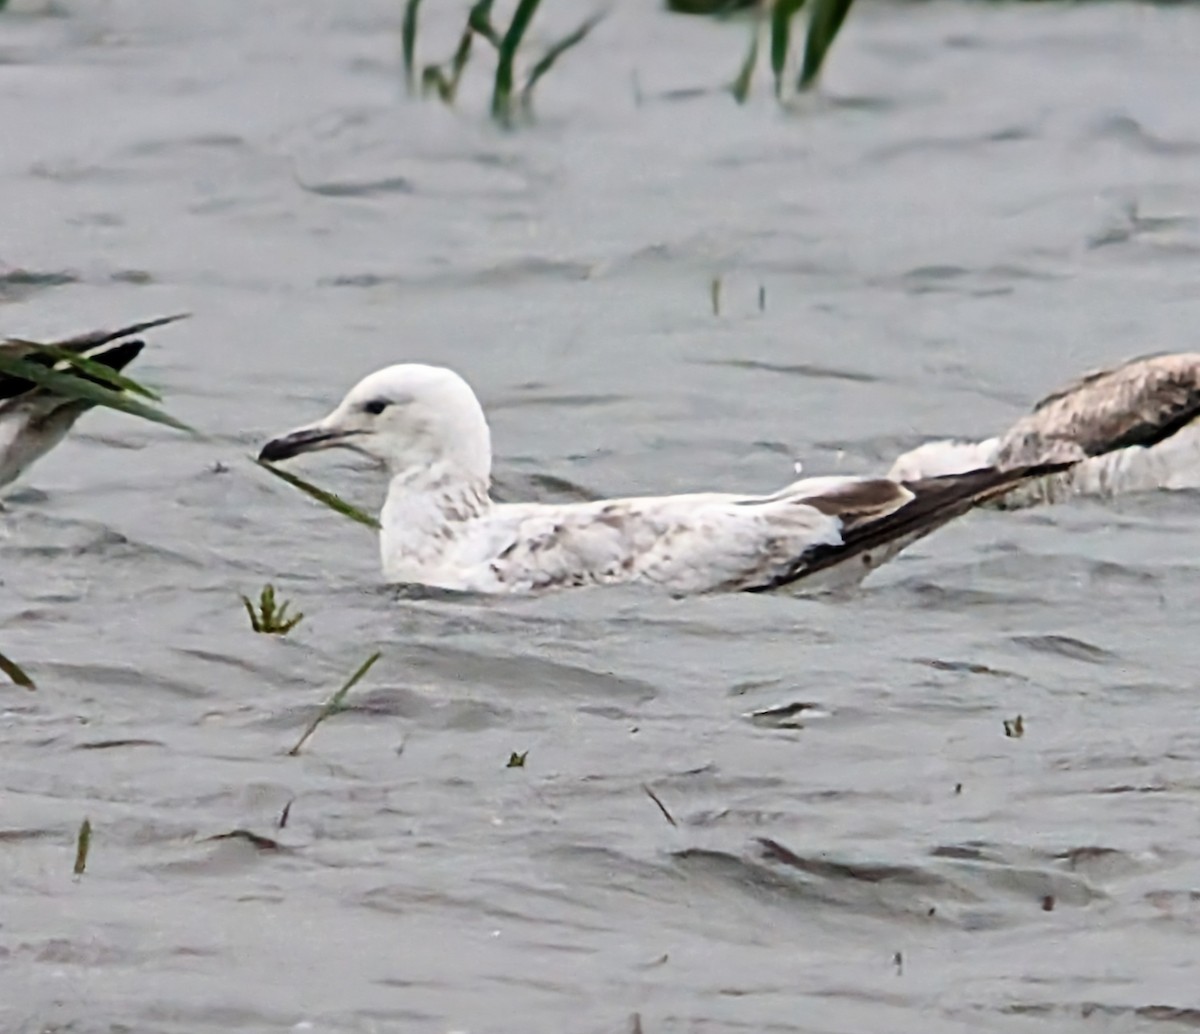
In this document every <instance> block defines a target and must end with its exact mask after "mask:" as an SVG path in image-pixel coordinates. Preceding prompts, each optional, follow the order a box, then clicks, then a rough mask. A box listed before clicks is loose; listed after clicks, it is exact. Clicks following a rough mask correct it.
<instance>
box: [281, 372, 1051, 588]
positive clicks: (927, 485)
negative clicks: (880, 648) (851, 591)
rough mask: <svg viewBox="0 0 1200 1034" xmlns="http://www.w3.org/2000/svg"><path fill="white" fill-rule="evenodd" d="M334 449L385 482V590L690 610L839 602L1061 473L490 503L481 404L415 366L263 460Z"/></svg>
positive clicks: (1041, 470)
mask: <svg viewBox="0 0 1200 1034" xmlns="http://www.w3.org/2000/svg"><path fill="white" fill-rule="evenodd" d="M334 447H342V448H348V449H353V450H355V451H356V452H359V453H362V454H365V455H366V456H369V457H371V458H373V459H374V460H376V461H377V462H379V463H380V464H381V465H382V466H383V467H384V468H385V469H386V472H387V476H388V478H389V485H388V490H387V498H386V500H385V501H384V504H383V510H382V513H381V514H380V554H381V559H382V566H383V575H384V577H385V579H386V580H387V581H389V582H393V583H406V584H418V585H423V586H430V587H436V588H441V589H450V590H458V591H465V592H476V593H530V592H537V591H539V590H547V589H557V588H565V587H574V586H593V585H614V584H621V583H640V584H645V585H650V586H654V587H657V588H659V589H662V590H665V591H667V592H669V593H671V594H673V595H678V596H682V595H689V594H693V593H707V592H729V591H766V590H772V589H781V588H784V587H792V586H795V585H797V584H799V583H809V582H810V580H812V579H814V577H815V576H817V575H818V574H832V575H833V577H830V578H827V579H825V581H824V584H823V585H822V586H821V587H822V588H830V587H844V586H847V585H852V584H855V583H857V582H858V581H859V580H861V579H862V578H863V577H865V575H866V574H867V573H869V571H870V570H872V569H873V568H874V567H876V566H878V565H879V564H880V563H883V562H884V561H885V560H887V559H890V557H892V556H894V555H895V554H896V553H898V552H899V551H900V550H901V549H903V548H904V547H905V546H906V545H908V544H909V543H911V542H914V541H916V540H917V539H919V538H921V537H923V536H924V535H927V534H928V533H929V532H931V531H933V530H934V529H935V528H938V527H940V526H941V525H943V524H945V523H946V522H947V521H949V520H951V519H952V518H954V517H957V516H959V515H960V514H963V513H966V512H967V511H968V510H970V509H971V508H972V507H973V506H975V505H976V504H977V503H978V502H980V501H982V500H985V499H989V498H991V497H992V496H993V495H995V494H996V493H998V492H1004V491H1007V490H1008V489H1009V488H1011V487H1012V486H1013V485H1015V484H1019V483H1020V482H1021V481H1023V480H1027V479H1028V478H1030V477H1036V476H1040V475H1043V474H1046V473H1049V472H1052V471H1055V470H1059V469H1062V467H1061V465H1057V464H1051V465H1039V466H1035V467H1032V468H1030V469H1027V470H1026V469H1019V470H1004V471H1001V470H997V469H994V468H989V469H984V470H976V471H971V472H968V473H964V474H959V475H954V476H952V477H947V478H930V479H924V480H918V481H915V482H906V483H898V482H896V481H891V480H888V479H886V478H859V477H825V478H808V479H806V480H802V481H797V482H795V483H793V484H791V485H788V486H787V487H786V488H783V489H781V490H780V491H778V492H775V493H773V494H771V495H762V496H752V495H737V494H731V493H700V494H692V495H671V496H651V497H643V498H628V499H607V500H598V501H594V502H585V503H562V504H549V503H497V502H494V501H493V500H492V499H491V497H490V495H489V485H490V479H491V466H492V446H491V435H490V432H489V430H488V424H487V420H486V418H485V416H484V412H483V408H482V407H481V406H480V404H479V401H478V399H477V398H476V397H475V394H474V392H473V391H472V390H471V388H470V387H469V386H468V385H467V383H466V382H465V381H464V380H463V379H462V378H461V377H460V376H459V375H458V374H456V373H454V372H453V371H451V370H448V369H445V368H444V367H438V366H425V365H421V364H416V363H408V364H400V365H397V366H390V367H387V368H386V369H383V370H379V371H377V372H375V373H372V374H370V375H369V376H367V377H366V378H364V379H363V380H362V381H360V382H359V383H358V384H357V385H355V386H354V387H353V388H352V389H351V390H350V392H349V393H348V394H347V395H346V397H345V398H344V399H343V400H342V401H341V403H339V404H338V406H337V407H336V408H335V409H334V410H333V411H332V412H331V413H330V414H329V415H328V416H326V417H325V418H324V419H322V420H319V421H317V422H316V423H313V424H309V425H307V426H304V427H300V428H297V429H296V430H294V431H291V432H289V433H288V434H285V435H283V436H281V437H279V438H275V439H273V440H271V441H269V442H268V443H267V444H266V445H264V446H263V448H262V451H261V452H260V454H259V459H260V460H261V461H264V462H268V463H271V462H278V461H281V460H286V459H290V458H291V457H293V456H297V455H299V454H301V453H306V452H313V451H316V450H319V449H329V448H334Z"/></svg>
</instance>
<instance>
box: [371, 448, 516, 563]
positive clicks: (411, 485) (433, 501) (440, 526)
mask: <svg viewBox="0 0 1200 1034" xmlns="http://www.w3.org/2000/svg"><path fill="white" fill-rule="evenodd" d="M491 506H492V500H491V497H490V496H489V494H488V479H487V478H486V477H484V478H481V477H478V476H471V475H469V474H467V473H465V472H464V471H463V470H462V468H461V467H458V466H456V465H453V464H450V463H446V462H438V463H434V464H431V465H430V466H427V467H420V468H410V469H408V470H402V471H400V472H398V473H395V472H394V473H393V474H392V479H391V482H390V483H389V484H388V491H387V498H386V499H385V500H384V502H383V510H382V511H381V513H380V515H379V523H380V531H379V546H380V553H381V558H382V560H383V573H384V577H385V578H387V579H388V580H389V581H393V582H421V583H424V584H437V583H438V581H439V579H438V578H437V572H438V571H439V569H441V568H442V567H444V566H445V565H446V564H447V563H448V561H449V554H450V553H451V552H452V551H453V550H454V548H455V547H456V546H457V545H458V543H459V541H460V540H461V539H462V537H463V535H464V534H465V533H466V531H467V528H468V527H469V525H470V524H471V522H472V521H475V520H477V519H479V518H480V517H483V516H484V515H485V514H487V512H488V511H489V510H490V509H491Z"/></svg>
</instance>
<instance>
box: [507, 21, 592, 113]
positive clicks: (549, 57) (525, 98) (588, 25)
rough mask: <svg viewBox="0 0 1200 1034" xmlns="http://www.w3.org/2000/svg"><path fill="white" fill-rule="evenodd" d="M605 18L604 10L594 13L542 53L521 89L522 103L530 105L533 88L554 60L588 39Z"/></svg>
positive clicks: (552, 65)
mask: <svg viewBox="0 0 1200 1034" xmlns="http://www.w3.org/2000/svg"><path fill="white" fill-rule="evenodd" d="M603 20H604V13H603V12H601V13H600V14H594V15H592V16H591V17H590V18H589V19H588V20H587V21H585V22H584V23H583V24H582V25H581V26H579V28H578V29H576V30H575V31H574V32H572V33H569V34H568V35H566V36H564V37H563V38H562V39H560V40H559V41H558V42H557V43H555V44H554V45H553V46H551V47H550V48H549V49H548V50H547V51H546V53H545V54H543V55H542V58H541V60H540V61H538V63H537V64H536V65H534V66H533V68H532V69H531V70H530V72H529V77H528V78H527V79H526V80H525V88H524V89H523V90H522V91H521V103H522V104H523V105H524V106H526V107H528V106H529V103H530V100H531V99H532V95H533V88H534V87H535V86H536V85H537V84H538V80H539V79H541V78H542V76H544V75H545V74H546V73H547V72H549V71H550V69H551V68H553V67H554V62H555V61H557V60H558V59H559V58H560V57H562V55H563V54H565V53H566V52H567V51H568V50H570V49H571V48H572V47H574V46H577V45H578V44H580V43H582V42H583V41H584V40H585V39H587V35H588V33H589V32H591V31H592V29H594V28H595V27H596V26H597V25H599V24H600V23H601V22H602V21H603Z"/></svg>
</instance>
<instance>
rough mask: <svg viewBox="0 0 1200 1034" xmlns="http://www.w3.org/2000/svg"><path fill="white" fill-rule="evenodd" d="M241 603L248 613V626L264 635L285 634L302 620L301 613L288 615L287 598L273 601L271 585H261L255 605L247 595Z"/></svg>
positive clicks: (273, 588) (273, 591) (272, 587)
mask: <svg viewBox="0 0 1200 1034" xmlns="http://www.w3.org/2000/svg"><path fill="white" fill-rule="evenodd" d="M242 604H243V605H244V606H245V608H246V613H247V614H249V615H250V627H251V628H253V629H254V631H255V632H261V633H263V634H264V635H287V634H288V633H289V632H290V631H291V630H292V629H293V628H295V627H296V626H297V625H298V624H300V622H301V621H303V620H304V615H303V614H299V613H298V614H296V615H295V616H292V617H290V616H289V615H288V608H289V607H290V606H291V604H290V603H289V602H288V601H287V600H284V601H283V602H282V603H276V602H275V586H273V585H264V586H263V589H262V592H260V593H259V594H258V604H257V605H255V604H254V603H252V602H251V601H250V597H249V596H243V597H242Z"/></svg>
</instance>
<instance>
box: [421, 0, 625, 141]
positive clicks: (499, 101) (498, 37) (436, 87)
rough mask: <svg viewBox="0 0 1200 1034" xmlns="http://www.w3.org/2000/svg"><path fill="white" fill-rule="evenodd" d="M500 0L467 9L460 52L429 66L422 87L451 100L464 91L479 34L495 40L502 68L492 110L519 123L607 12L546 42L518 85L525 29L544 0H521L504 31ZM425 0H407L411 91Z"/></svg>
mask: <svg viewBox="0 0 1200 1034" xmlns="http://www.w3.org/2000/svg"><path fill="white" fill-rule="evenodd" d="M493 4H494V0H476V2H475V3H474V4H473V5H472V7H471V9H470V11H469V12H468V14H467V22H466V25H465V26H464V28H463V31H462V34H461V35H460V37H459V41H458V46H457V47H456V48H455V51H454V54H453V55H452V56H451V57H450V58H449V59H448V60H446V61H444V62H441V63H435V64H429V65H426V66H425V67H424V69H422V71H421V75H420V77H419V82H420V87H421V92H422V93H426V94H427V93H429V92H431V91H432V92H435V93H437V95H438V96H439V97H440V98H441V100H442V101H443V102H445V103H446V104H453V103H454V100H455V97H456V96H457V94H458V84H459V81H460V80H461V78H462V75H463V72H464V70H465V69H466V66H467V62H468V61H469V60H470V57H471V53H472V46H473V43H474V39H475V37H476V36H478V37H480V38H481V39H483V40H485V41H486V42H488V43H489V44H491V46H492V48H493V49H494V50H495V51H496V71H495V74H494V77H493V81H492V102H491V116H492V118H493V119H495V120H496V121H497V122H498V123H500V124H501V125H502V126H505V127H511V126H512V125H513V122H514V119H515V116H516V114H517V113H518V112H519V111H520V112H524V113H525V114H528V113H529V111H530V109H531V106H532V102H533V90H534V87H536V86H537V84H538V83H539V82H541V80H542V79H543V78H544V77H545V76H546V75H547V74H548V73H549V72H550V70H551V69H552V68H553V67H554V65H555V64H556V63H557V61H558V59H559V58H560V57H562V55H563V54H565V53H566V52H567V51H568V50H570V49H571V48H573V47H576V46H578V45H579V44H580V43H582V42H583V41H584V39H586V38H587V36H588V34H589V33H590V32H591V31H592V29H594V28H595V27H596V26H597V25H598V24H599V23H600V21H601V20H602V19H603V17H604V15H603V14H594V15H592V16H591V17H589V18H587V19H586V20H585V21H584V22H582V23H581V24H580V26H579V27H578V28H577V29H575V30H574V31H573V32H570V33H568V34H567V35H566V36H564V37H563V38H562V39H560V40H558V41H557V42H556V43H553V44H551V45H550V46H549V47H547V48H546V50H545V52H544V53H543V54H542V56H541V57H540V58H538V60H537V61H535V62H534V63H533V65H532V66H531V67H530V69H529V71H528V73H526V75H525V78H524V85H522V86H521V87H520V89H518V88H517V78H518V76H517V71H516V66H517V56H518V54H519V52H520V49H521V44H522V42H523V41H524V39H525V34H526V33H527V32H528V30H529V26H530V23H531V22H532V21H533V18H534V15H536V14H537V11H538V8H539V7H540V6H541V0H518V3H517V6H516V9H515V10H514V11H513V15H512V19H511V21H509V23H508V26H507V27H506V28H505V29H504V30H503V31H500V30H499V29H497V28H496V26H495V25H494V24H493V22H492V6H493ZM420 6H421V0H407V2H406V3H405V6H404V16H403V19H402V21H401V26H400V38H401V55H402V59H403V62H404V75H405V80H406V82H407V83H408V88H409V91H410V92H414V91H415V90H416V88H417V82H418V76H417V74H416V45H417V34H418V12H419V9H420Z"/></svg>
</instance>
